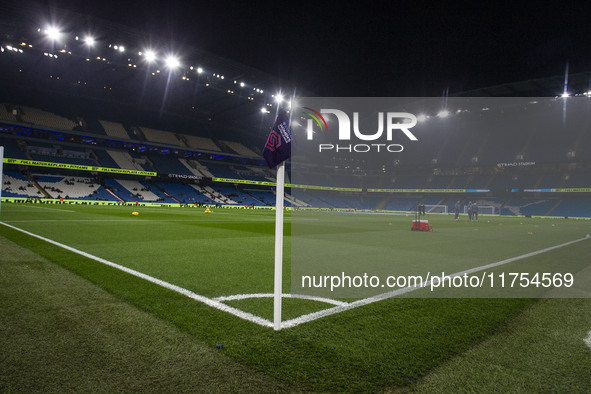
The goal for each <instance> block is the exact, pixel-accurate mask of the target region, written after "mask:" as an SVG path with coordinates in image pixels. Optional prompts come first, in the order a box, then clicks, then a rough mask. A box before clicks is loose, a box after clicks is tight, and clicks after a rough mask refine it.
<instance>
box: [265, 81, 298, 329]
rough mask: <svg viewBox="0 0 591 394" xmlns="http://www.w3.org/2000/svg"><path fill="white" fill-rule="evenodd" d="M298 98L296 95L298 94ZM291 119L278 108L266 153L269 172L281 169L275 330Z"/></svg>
mask: <svg viewBox="0 0 591 394" xmlns="http://www.w3.org/2000/svg"><path fill="white" fill-rule="evenodd" d="M294 95H295V91H294ZM290 118H291V115H290V116H289V117H288V116H287V112H286V111H285V110H284V109H283V108H281V107H279V106H278V107H277V119H276V120H275V124H274V125H273V128H272V129H271V132H270V133H269V138H268V139H267V143H266V144H265V149H263V157H264V158H265V160H266V161H267V164H268V165H269V168H275V167H277V187H276V193H275V281H274V291H273V328H274V329H275V331H279V330H281V297H282V295H283V294H282V292H283V204H284V198H285V161H286V160H287V159H289V158H290V157H291V142H292V135H291V130H290V127H289V123H290Z"/></svg>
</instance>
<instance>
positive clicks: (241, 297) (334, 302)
mask: <svg viewBox="0 0 591 394" xmlns="http://www.w3.org/2000/svg"><path fill="white" fill-rule="evenodd" d="M273 296H274V294H272V293H254V294H236V295H230V296H221V297H216V298H212V299H213V300H214V301H221V302H224V301H237V300H246V299H249V298H273ZM282 298H297V299H301V300H311V301H318V302H324V303H325V304H331V305H336V306H344V305H349V303H348V302H344V301H338V300H333V299H332V298H324V297H315V296H310V295H303V294H283V295H282Z"/></svg>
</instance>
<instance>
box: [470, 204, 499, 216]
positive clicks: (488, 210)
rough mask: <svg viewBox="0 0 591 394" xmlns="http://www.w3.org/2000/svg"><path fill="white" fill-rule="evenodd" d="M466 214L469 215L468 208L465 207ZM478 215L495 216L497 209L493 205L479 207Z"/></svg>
mask: <svg viewBox="0 0 591 394" xmlns="http://www.w3.org/2000/svg"><path fill="white" fill-rule="evenodd" d="M464 213H465V214H468V206H467V205H464ZM478 214H479V215H494V214H495V207H493V206H492V205H479V206H478Z"/></svg>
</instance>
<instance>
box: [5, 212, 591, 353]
mask: <svg viewBox="0 0 591 394" xmlns="http://www.w3.org/2000/svg"><path fill="white" fill-rule="evenodd" d="M0 224H2V225H4V226H6V227H9V228H12V229H14V230H16V231H20V232H22V233H24V234H27V235H29V236H32V237H34V238H37V239H40V240H42V241H45V242H48V243H50V244H53V245H56V246H59V247H61V248H63V249H66V250H69V251H71V252H74V253H76V254H79V255H81V256H84V257H86V258H89V259H92V260H95V261H97V262H99V263H102V264H105V265H108V266H111V267H113V268H116V269H118V270H121V271H123V272H126V273H129V274H131V275H133V276H136V277H138V278H141V279H144V280H147V281H149V282H151V283H154V284H156V285H159V286H162V287H164V288H167V289H169V290H172V291H175V292H177V293H179V294H183V295H185V296H187V297H189V298H191V299H194V300H196V301H199V302H202V303H204V304H206V305H208V306H211V307H212V308H215V309H218V310H221V311H223V312H227V313H230V314H232V315H234V316H236V317H239V318H241V319H244V320H247V321H250V322H252V323H255V324H258V325H260V326H263V327H269V328H272V327H273V322H271V321H269V320H267V319H263V318H262V317H259V316H256V315H253V314H251V313H248V312H244V311H242V310H240V309H236V308H233V307H231V306H228V305H225V304H223V303H222V302H220V300H222V299H226V300H230V297H240V296H241V295H238V296H228V297H218V298H216V299H211V298H207V297H205V296H202V295H199V294H196V293H194V292H192V291H190V290H187V289H184V288H182V287H179V286H176V285H173V284H171V283H168V282H165V281H163V280H160V279H157V278H154V277H152V276H149V275H146V274H144V273H141V272H139V271H136V270H133V269H131V268H127V267H125V266H122V265H119V264H116V263H113V262H111V261H108V260H105V259H103V258H100V257H97V256H94V255H91V254H89V253H86V252H83V251H81V250H78V249H75V248H73V247H71V246H68V245H64V244H62V243H59V242H56V241H53V240H51V239H48V238H45V237H42V236H40V235H37V234H33V233H31V232H29V231H26V230H23V229H20V228H18V227H14V226H11V225H9V224H7V223H5V222H0ZM585 239H590V237H589V236H587V237H585V238H580V239H576V240H574V241H569V242H565V243H563V244H560V245H556V246H551V247H548V248H544V249H540V250H537V251H534V252H531V253H526V254H522V255H520V256H517V257H512V258H509V259H505V260H501V261H498V262H496V263H491V264H486V265H483V266H480V267H476V268H471V269H468V270H465V271H461V272H457V273H455V274H451V275H448V276H450V277H455V276H462V275H464V274H470V273H474V272H478V271H482V270H485V269H488V268H493V267H498V266H501V265H504V264H508V263H512V262H514V261H517V260H521V259H524V258H527V257H532V256H536V255H539V254H542V253H545V252H549V251H551V250H554V249H558V248H562V247H564V246H568V245H572V244H574V243H577V242H580V241H583V240H585ZM430 284H431V281H428V282H424V283H423V285H422V286H410V287H404V288H402V289H397V290H394V291H390V292H387V293H382V294H378V295H376V296H373V297H369V298H365V299H362V300H358V301H355V302H352V303H346V302H341V301H336V300H331V303H332V304H336V303H341V304H340V305H337V306H335V307H333V308H329V309H324V310H321V311H318V312H314V313H310V314H307V315H302V316H300V317H297V318H295V319H291V320H286V321H284V322H282V323H281V328H292V327H296V326H299V325H300V324H304V323H309V322H311V321H314V320H318V319H321V318H323V317H327V316H330V315H334V314H337V313H340V312H345V311H348V310H351V309H354V308H357V307H360V306H364V305H369V304H372V303H374V302H378V301H381V300H385V299H388V298H392V297H396V296H398V295H402V294H406V293H410V292H412V291H415V290H418V289H421V288H424V287H427V286H430ZM263 295H264V296H266V294H262V295H261V296H263ZM242 296H245V295H242ZM257 296H258V295H257ZM283 296H284V297H291V298H308V299H314V298H315V297H312V296H304V295H288V294H285V295H283ZM235 299H239V298H235ZM324 300H330V299H328V298H326V299H324ZM588 340H589V343H591V332H590V334H589V337H588V338H586V339H585V340H584V341H585V343H588V342H587V341H588ZM589 343H588V344H589ZM589 346H590V347H591V345H589Z"/></svg>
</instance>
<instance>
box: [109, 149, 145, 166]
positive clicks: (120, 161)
mask: <svg viewBox="0 0 591 394" xmlns="http://www.w3.org/2000/svg"><path fill="white" fill-rule="evenodd" d="M107 153H108V154H109V155H110V156H111V158H112V159H113V161H115V163H117V167H119V168H123V169H126V170H138V171H145V170H144V168H143V167H142V166H141V165H140V164H139V163H138V162H137V160H136V159H134V158H132V157H131V155H130V154H129V153H127V152H120V151H114V150H109V151H107Z"/></svg>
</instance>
